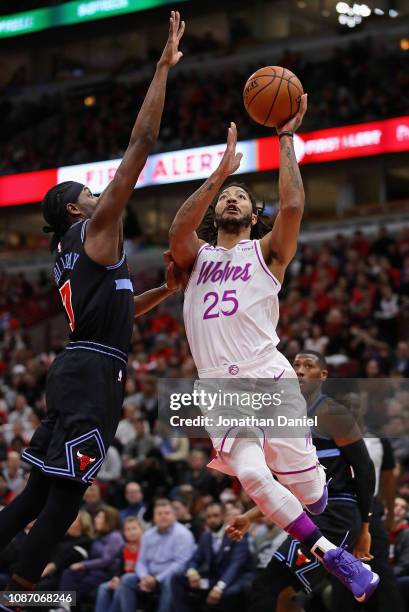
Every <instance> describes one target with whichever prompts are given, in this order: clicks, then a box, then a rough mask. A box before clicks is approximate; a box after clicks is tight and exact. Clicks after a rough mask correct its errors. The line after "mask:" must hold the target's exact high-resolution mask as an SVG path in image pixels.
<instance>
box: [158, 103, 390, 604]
mask: <svg viewBox="0 0 409 612" xmlns="http://www.w3.org/2000/svg"><path fill="white" fill-rule="evenodd" d="M306 108H307V96H306V95H303V96H302V98H301V103H300V109H299V112H298V113H297V115H295V116H294V117H293V118H292V119H290V120H289V121H288V122H287V123H286V124H285V125H283V126H281V127H280V128H278V129H277V132H278V136H279V142H280V174H279V192H280V207H279V211H278V214H277V216H276V219H275V223H274V226H273V228H272V230H271V231H270V232H269V233H267V234H266V235H265V236H264V237H263V238H261V239H260V240H252V235H254V229H255V228H256V227H257V225H258V218H257V208H256V205H255V201H254V198H253V197H252V196H251V194H250V193H249V192H248V190H247V189H246V187H245V186H240V185H239V184H237V183H235V184H232V185H231V186H229V185H227V186H225V187H224V188H223V187H222V186H223V183H224V182H225V180H226V179H227V178H228V177H229V176H230V175H231V174H233V173H234V172H235V171H236V170H237V169H238V168H239V166H240V161H241V157H242V154H241V153H236V143H237V130H236V126H235V124H234V123H231V125H230V127H229V130H228V139H227V149H226V151H225V154H224V156H223V158H222V159H221V162H220V164H219V167H218V168H217V169H216V170H215V172H214V173H213V174H212V175H211V176H210V177H209V179H208V180H207V181H206V182H205V183H204V184H203V185H202V186H201V187H200V188H199V189H198V190H197V191H196V192H195V193H194V194H193V195H192V196H191V197H190V198H188V199H187V200H186V202H185V203H184V204H183V205H182V207H181V208H180V210H179V211H178V213H177V215H176V217H175V219H174V221H173V224H172V226H171V229H170V232H169V235H170V249H171V255H172V257H173V259H174V261H175V263H176V264H177V265H178V266H179V267H180V268H182V269H183V270H184V271H186V272H188V273H190V278H189V281H188V283H187V286H186V289H185V302H184V311H183V312H184V321H185V327H186V334H187V337H188V341H189V345H190V349H191V352H192V356H193V359H194V360H195V363H196V367H197V370H198V373H199V377H200V379H213V380H214V379H222V378H223V379H224V378H228V379H229V378H230V379H234V378H235V377H240V378H242V379H252V378H253V379H254V378H256V379H270V380H271V381H272V383H273V380H274V381H277V380H280V379H281V382H282V383H283V382H284V380H286V381H287V382H290V383H291V389H292V391H293V394H292V398H293V403H294V404H298V406H297V413H298V414H300V406H301V410H302V411H303V412H304V413H305V404H304V403H303V400H302V396H301V392H300V390H299V387H298V383H297V377H296V374H295V372H294V370H293V369H292V367H291V365H290V363H289V362H288V361H287V359H286V358H285V357H284V356H283V355H282V354H281V353H280V352H279V351H278V350H277V348H276V345H277V344H278V342H279V339H278V337H277V334H276V331H275V328H276V325H277V322H278V317H279V306H278V297H277V296H278V293H279V291H280V288H281V284H282V282H283V279H284V273H285V270H286V268H287V266H288V264H289V263H290V261H291V260H292V258H293V257H294V255H295V252H296V248H297V240H298V234H299V229H300V224H301V218H302V215H303V209H304V189H303V183H302V179H301V174H300V171H299V168H298V164H297V160H296V157H295V152H294V144H293V137H294V132H295V131H296V130H297V129H298V128H299V126H300V125H301V122H302V119H303V116H304V114H305V112H306ZM214 200H215V202H216V205H215V208H214V224H215V227H216V229H217V240H216V244H215V245H211V244H208V243H206V242H205V241H203V240H200V239H199V238H198V235H197V230H198V228H199V226H200V224H201V223H202V220H203V219H204V217H205V215H206V213H207V212H208V209H209V206H210V205H211V203H212V202H213V201H214ZM210 382H211V381H210ZM210 382H209V383H208V384H210ZM200 383H203V384H206V383H207V381H204V380H201V381H200ZM288 408H289V409H291V406H288ZM208 431H209V433H210V436H211V438H212V442H213V446H214V448H215V450H216V451H217V457H216V459H215V460H213V461H212V462H211V463H210V467H212V468H214V469H218V470H219V471H222V472H225V473H228V474H231V475H234V476H236V477H237V478H238V479H239V481H240V483H241V484H242V486H243V488H244V490H245V491H246V492H247V494H248V495H249V496H250V497H251V498H252V499H253V501H254V502H255V503H256V504H257V505H258V507H259V508H260V509H261V511H262V512H263V513H264V514H265V515H266V516H267V517H268V518H270V519H271V520H272V521H274V522H275V523H276V524H277V525H278V526H279V527H281V528H283V529H285V530H286V531H287V532H288V533H289V534H290V535H291V536H292V537H293V538H295V539H297V540H299V541H300V542H303V543H304V544H305V545H306V546H308V547H309V548H310V550H311V551H312V552H313V553H314V554H315V556H316V557H317V558H318V559H319V560H320V561H321V562H322V563H323V565H324V566H325V567H326V569H327V570H328V571H329V572H331V573H332V574H334V575H335V576H337V577H338V578H339V579H340V580H341V581H342V582H343V583H344V584H345V586H346V587H347V588H349V589H350V590H351V591H352V593H353V594H354V596H355V597H356V598H357V599H358V601H365V600H366V599H367V598H368V597H369V596H370V594H371V593H372V592H373V590H374V589H375V588H376V586H377V584H378V582H379V578H378V576H377V575H376V574H374V573H373V572H372V571H371V570H370V568H369V566H366V565H364V564H362V562H361V561H359V560H358V559H356V558H355V557H354V556H352V555H351V554H350V553H348V552H347V551H346V550H345V549H344V548H342V547H336V546H334V545H333V544H332V543H331V542H329V541H328V540H327V539H326V538H324V537H323V536H322V534H321V532H320V531H319V529H318V528H317V527H316V526H315V525H314V523H313V522H312V521H311V519H310V518H309V517H308V515H307V513H306V512H305V511H304V509H303V506H302V504H303V505H304V506H305V507H306V509H307V510H308V511H309V512H311V513H316V514H319V513H321V512H322V511H323V510H324V508H325V506H326V503H327V490H326V484H325V474H324V471H323V468H322V467H321V466H320V464H319V462H318V459H317V455H316V451H315V447H314V446H313V445H312V443H311V441H309V442H308V437H307V438H306V437H305V436H302V437H299V438H294V437H293V438H287V439H283V438H279V437H274V438H272V437H270V438H269V437H268V434H266V432H261V435H257V433H256V434H253V435H252V436H250V437H242V435H240V433H242V432H240V430H239V428H234V427H231V428H227V429H226V428H223V427H221V428H220V430H219V431H217V430H215V428H213V429H210V430H209V429H208ZM306 440H307V443H306ZM273 474H274V476H275V477H276V478H274V476H273ZM221 588H222V586H221Z"/></svg>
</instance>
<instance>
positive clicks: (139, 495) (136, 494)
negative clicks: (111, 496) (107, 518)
mask: <svg viewBox="0 0 409 612" xmlns="http://www.w3.org/2000/svg"><path fill="white" fill-rule="evenodd" d="M125 499H126V501H127V502H128V505H127V506H125V508H123V509H122V510H121V511H120V512H119V515H120V517H121V521H122V522H124V521H125V520H126V519H127V518H129V517H130V516H132V517H135V518H138V519H139V520H140V521H141V522H142V521H143V515H144V514H145V511H146V507H145V504H144V501H143V492H142V489H141V486H140V485H139V484H138V483H137V482H128V483H127V485H126V487H125Z"/></svg>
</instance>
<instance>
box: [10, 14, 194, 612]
mask: <svg viewBox="0 0 409 612" xmlns="http://www.w3.org/2000/svg"><path fill="white" fill-rule="evenodd" d="M184 27H185V24H184V22H183V21H181V20H180V15H179V13H178V12H174V11H172V13H171V17H170V25H169V36H168V40H167V42H166V45H165V47H164V50H163V53H162V56H161V58H160V60H159V62H158V64H157V67H156V71H155V75H154V77H153V80H152V82H151V84H150V87H149V90H148V92H147V94H146V97H145V100H144V102H143V105H142V107H141V109H140V111H139V114H138V116H137V119H136V121H135V125H134V127H133V130H132V133H131V138H130V142H129V145H128V148H127V150H126V152H125V155H124V157H123V159H122V162H121V164H120V166H119V168H118V170H117V172H116V174H115V177H114V178H113V180H112V181H111V183H110V184H109V185H108V187H107V188H106V189H105V191H104V192H103V193H102V194H101V196H100V197H99V198H96V197H94V196H93V195H92V193H91V192H90V190H89V189H88V188H87V187H86V186H84V185H82V184H80V183H76V182H72V181H69V182H65V183H61V184H60V185H57V186H56V187H53V188H52V189H50V191H49V192H48V193H47V194H46V196H45V198H44V201H43V214H44V218H45V220H46V222H47V223H48V224H49V229H50V230H51V231H52V232H54V236H53V238H52V240H51V248H52V250H53V251H55V255H56V258H55V264H54V277H55V281H56V283H57V285H58V288H59V291H60V294H61V299H62V303H63V305H64V308H65V311H66V314H67V318H68V323H69V326H70V330H71V334H70V342H69V344H68V345H67V347H66V350H65V351H63V353H61V354H60V355H59V356H58V357H57V358H56V359H55V361H54V363H53V365H52V367H51V368H50V371H49V375H48V379H47V388H46V399H47V416H46V418H45V419H44V421H43V422H42V423H41V425H40V426H39V427H38V429H37V430H36V432H35V434H34V436H33V438H32V440H31V444H30V447H29V448H28V449H26V450H25V451H24V453H23V458H24V460H25V461H28V462H29V463H31V464H32V466H33V467H32V470H31V474H30V477H29V480H28V482H27V485H26V487H25V489H24V490H23V491H22V493H20V495H19V496H17V497H16V498H15V499H14V501H12V502H11V503H10V504H9V505H8V506H7V507H6V508H5V509H4V510H2V512H1V513H0V549H2V548H3V547H4V546H5V545H6V544H8V542H10V540H11V539H12V538H13V537H14V536H15V535H16V534H17V533H18V532H19V531H21V530H22V529H23V528H24V527H25V526H26V525H27V524H28V523H29V522H31V521H32V520H33V519H37V521H36V523H35V524H34V527H33V528H32V529H31V531H30V534H29V535H28V536H27V539H26V540H25V544H24V546H23V548H22V551H21V556H20V558H19V561H18V564H17V567H16V573H15V574H14V575H13V577H12V579H11V582H10V583H9V585H8V590H25V589H32V588H34V584H35V583H36V581H38V579H39V578H40V576H41V573H42V571H43V569H44V567H45V566H46V564H47V562H48V561H49V559H50V553H51V552H52V551H53V549H54V548H55V546H56V544H57V543H58V542H59V540H60V539H61V538H62V537H63V535H64V534H65V532H66V531H67V529H68V527H69V526H70V525H71V523H72V522H73V521H74V519H75V517H76V516H77V513H78V508H79V506H80V504H81V500H82V497H83V494H84V492H85V490H86V488H87V486H88V485H89V484H90V483H91V482H92V480H93V478H94V477H95V476H96V474H97V472H98V469H99V468H100V467H101V464H102V462H103V460H104V457H105V454H106V450H107V449H108V447H109V445H110V444H111V442H112V440H113V438H114V435H115V431H116V428H117V425H118V420H119V416H120V411H121V408H122V401H123V395H124V386H125V378H126V376H125V375H126V366H127V354H128V349H129V344H130V340H131V334H132V328H133V320H134V316H135V308H136V314H142V313H143V312H146V310H148V309H149V308H151V307H153V306H154V305H156V304H157V303H159V302H160V301H161V300H162V299H164V297H166V296H167V295H168V294H169V289H168V288H167V287H166V286H165V287H163V288H158V289H154V290H152V291H150V292H147V293H146V294H143V295H142V296H139V297H137V298H136V299H135V300H134V296H133V290H132V284H131V280H130V277H129V270H128V266H127V263H126V259H125V255H124V253H123V239H122V215H123V212H124V210H125V207H126V204H127V202H128V200H129V198H130V196H131V194H132V192H133V189H134V187H135V184H136V181H137V179H138V176H139V174H140V172H141V171H142V169H143V167H144V165H145V163H146V160H147V157H148V154H149V153H150V151H151V150H152V148H153V146H154V144H155V142H156V139H157V136H158V132H159V127H160V122H161V117H162V112H163V106H164V100H165V91H166V82H167V77H168V72H169V69H170V68H171V67H172V66H174V65H175V64H177V63H178V61H179V60H180V58H181V57H182V53H181V52H180V51H179V49H178V46H179V41H180V39H181V37H182V35H183V32H184ZM170 274H171V275H172V271H171V270H170ZM0 609H1V605H0Z"/></svg>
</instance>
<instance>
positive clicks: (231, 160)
mask: <svg viewBox="0 0 409 612" xmlns="http://www.w3.org/2000/svg"><path fill="white" fill-rule="evenodd" d="M236 145H237V127H236V124H235V123H233V122H231V123H230V127H229V129H228V132H227V148H226V150H225V152H224V155H223V157H222V159H221V161H220V164H219V170H220V172H221V173H222V174H223V176H225V177H226V178H227V177H228V176H230V174H233V172H236V170H238V169H239V168H240V163H241V159H242V157H243V154H242V153H236Z"/></svg>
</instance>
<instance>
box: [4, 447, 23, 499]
mask: <svg viewBox="0 0 409 612" xmlns="http://www.w3.org/2000/svg"><path fill="white" fill-rule="evenodd" d="M3 476H4V478H5V479H6V483H7V487H8V488H9V489H10V490H11V491H13V493H20V491H21V490H22V489H23V488H24V486H25V484H26V481H25V480H24V470H23V468H22V467H21V458H20V455H19V454H18V453H17V452H16V451H9V452H8V453H7V461H6V466H5V467H4V469H3Z"/></svg>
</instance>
